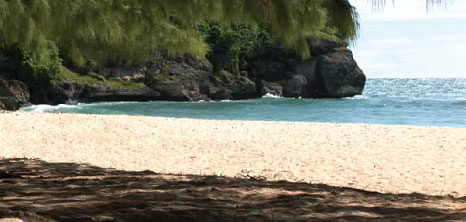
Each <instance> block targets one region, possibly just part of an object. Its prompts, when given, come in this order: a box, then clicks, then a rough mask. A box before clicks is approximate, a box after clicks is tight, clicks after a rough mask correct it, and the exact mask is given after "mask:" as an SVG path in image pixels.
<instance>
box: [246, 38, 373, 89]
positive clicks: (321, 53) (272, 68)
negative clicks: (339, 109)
mask: <svg viewBox="0 0 466 222" xmlns="http://www.w3.org/2000/svg"><path fill="white" fill-rule="evenodd" d="M314 41H315V42H313V41H312V40H309V41H308V43H309V44H310V48H311V53H312V55H313V56H312V57H311V58H310V59H306V60H302V59H301V58H299V57H296V56H292V55H289V54H288V53H287V51H286V50H285V49H282V48H273V49H270V50H268V51H264V52H263V53H264V54H257V55H255V56H254V57H253V58H251V61H250V62H249V64H250V65H249V67H248V72H249V76H250V77H251V79H252V80H253V81H255V82H256V83H260V85H261V87H259V92H260V93H261V94H262V95H264V94H267V93H272V94H273V92H279V91H282V94H283V96H285V97H303V98H342V97H349V96H354V95H360V94H362V90H363V89H364V84H365V80H366V77H365V75H364V73H363V72H362V71H361V69H360V68H359V67H358V65H357V64H356V62H355V61H354V59H353V56H352V54H351V51H350V50H348V49H346V48H344V46H345V44H344V43H342V42H338V41H334V40H329V39H324V40H319V41H317V40H314ZM270 83H273V84H274V85H273V88H271V86H270ZM280 89H281V90H280Z"/></svg>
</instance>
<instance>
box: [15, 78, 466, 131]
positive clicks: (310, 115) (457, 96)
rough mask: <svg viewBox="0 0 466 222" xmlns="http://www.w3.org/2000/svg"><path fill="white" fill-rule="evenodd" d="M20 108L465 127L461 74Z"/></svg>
mask: <svg viewBox="0 0 466 222" xmlns="http://www.w3.org/2000/svg"><path fill="white" fill-rule="evenodd" d="M21 111H22V112H60V113H86V114H111V115H144V116H160V117H174V118H197V119H217V120H263V121H299V122H330V123H367V124H388V125H413V126H441V127H457V128H466V79H401V78H399V79H368V80H367V83H366V87H365V90H364V93H363V95H362V96H356V97H352V98H343V99H300V98H280V97H276V96H273V95H266V96H264V97H263V98H260V99H251V100H240V101H220V102H204V101H200V102H161V101H156V102H101V103H91V104H77V105H58V106H49V105H33V106H30V107H25V108H23V109H21Z"/></svg>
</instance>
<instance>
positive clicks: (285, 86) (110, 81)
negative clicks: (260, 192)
mask: <svg viewBox="0 0 466 222" xmlns="http://www.w3.org/2000/svg"><path fill="white" fill-rule="evenodd" d="M308 44H309V46H310V49H311V54H312V56H311V58H310V59H305V60H303V59H302V58H301V57H299V56H297V55H296V54H295V53H292V52H290V51H289V50H287V49H285V48H282V47H279V46H273V47H268V48H265V49H262V50H260V51H258V52H255V53H253V54H252V55H250V56H249V57H247V58H243V59H242V61H241V63H240V67H239V73H236V74H232V72H233V71H231V70H230V72H228V71H221V72H220V73H215V74H214V73H213V71H212V65H211V64H210V63H209V61H207V60H201V59H196V58H193V57H191V56H189V55H185V56H179V57H169V56H159V57H157V58H154V59H152V60H151V61H148V62H146V63H144V64H141V65H139V66H135V67H129V68H124V67H122V66H119V65H113V67H103V68H100V69H98V70H97V73H98V74H97V73H95V72H93V71H92V70H89V71H88V73H87V74H84V75H79V74H77V73H74V74H73V75H74V76H72V77H68V78H63V79H62V80H61V81H60V82H58V83H57V82H55V83H54V84H51V85H50V86H42V87H37V86H36V85H31V88H30V90H31V102H32V103H47V104H59V103H68V102H72V101H75V102H97V101H150V100H154V101H155V100H166V101H167V100H168V101H199V100H225V99H229V100H237V99H250V98H258V97H261V96H263V95H265V94H273V95H277V96H284V97H303V98H341V97H350V96H354V95H359V94H361V93H362V91H363V89H364V84H365V81H366V77H365V75H364V73H363V72H362V71H361V69H360V68H359V67H358V65H357V64H356V62H355V61H354V59H353V56H352V53H351V51H350V50H348V49H347V48H346V45H345V43H343V42H341V41H338V40H332V39H323V40H316V39H310V40H308ZM2 61H6V60H5V58H3V59H2ZM4 63H5V64H9V63H8V62H4ZM2 67H4V68H2V69H3V70H10V71H9V72H13V71H14V70H13V71H11V69H12V68H11V67H10V68H9V69H6V68H5V67H7V68H8V67H9V66H2ZM237 72H238V71H237ZM0 74H1V73H0ZM0 76H1V75H0ZM4 76H5V75H4ZM2 84H3V85H4V86H3V94H2V96H1V98H2V99H1V100H0V101H1V105H0V108H3V109H10V110H14V109H17V108H18V107H19V106H21V105H22V104H24V103H26V102H28V99H29V95H26V94H24V93H23V92H27V88H26V87H25V85H24V84H20V83H17V82H12V83H10V84H9V85H8V86H9V87H7V84H6V82H5V81H4V82H2ZM7 89H8V90H7ZM12 95H14V96H12Z"/></svg>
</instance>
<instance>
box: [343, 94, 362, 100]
mask: <svg viewBox="0 0 466 222" xmlns="http://www.w3.org/2000/svg"><path fill="white" fill-rule="evenodd" d="M343 99H351V100H359V99H367V97H365V96H363V95H356V96H353V97H345V98H343Z"/></svg>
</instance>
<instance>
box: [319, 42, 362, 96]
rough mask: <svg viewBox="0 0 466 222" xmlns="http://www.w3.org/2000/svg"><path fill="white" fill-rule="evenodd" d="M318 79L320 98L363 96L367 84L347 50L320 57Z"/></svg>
mask: <svg viewBox="0 0 466 222" xmlns="http://www.w3.org/2000/svg"><path fill="white" fill-rule="evenodd" d="M317 77H318V78H317V86H318V88H317V90H319V95H318V96H319V97H334V98H342V97H350V96H355V95H361V94H362V91H363V89H364V85H365V82H366V76H365V75H364V73H363V72H362V70H361V69H360V68H359V67H358V65H357V64H356V61H354V59H353V54H352V53H351V51H350V50H347V49H344V50H339V51H336V52H334V53H330V54H326V55H322V56H320V58H319V62H318V64H317Z"/></svg>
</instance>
